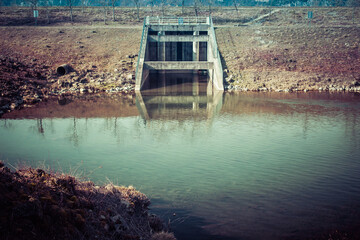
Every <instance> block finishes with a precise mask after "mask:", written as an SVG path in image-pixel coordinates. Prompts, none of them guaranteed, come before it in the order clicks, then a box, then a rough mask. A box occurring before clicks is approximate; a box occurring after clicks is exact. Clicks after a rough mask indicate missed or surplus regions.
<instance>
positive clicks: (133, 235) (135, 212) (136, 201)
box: [0, 161, 175, 240]
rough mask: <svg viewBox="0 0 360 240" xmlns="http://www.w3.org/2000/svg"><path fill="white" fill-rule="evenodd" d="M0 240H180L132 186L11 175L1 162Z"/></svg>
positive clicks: (37, 173)
mask: <svg viewBox="0 0 360 240" xmlns="http://www.w3.org/2000/svg"><path fill="white" fill-rule="evenodd" d="M0 205H1V209H0V238H1V239H12V240H17V239H36V240H41V239H104V240H107V239H129V240H130V239H139V240H140V239H143V240H146V239H151V240H175V237H174V235H173V234H172V233H168V232H164V231H165V230H166V229H165V227H164V225H163V224H162V222H161V220H160V219H159V218H158V217H157V216H155V215H151V214H149V212H148V207H149V205H150V200H149V199H148V198H147V197H146V196H145V195H144V194H143V193H140V192H138V191H136V190H135V189H134V188H133V187H120V186H116V185H113V184H111V183H110V184H107V185H106V186H96V185H95V184H94V183H92V182H89V181H79V180H78V179H76V178H74V177H72V176H69V175H65V174H59V173H52V172H45V171H44V170H42V169H33V168H24V169H20V170H17V171H15V172H14V171H11V170H10V169H9V168H8V167H6V166H4V163H3V162H1V161H0Z"/></svg>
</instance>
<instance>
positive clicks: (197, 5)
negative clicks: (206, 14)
mask: <svg viewBox="0 0 360 240" xmlns="http://www.w3.org/2000/svg"><path fill="white" fill-rule="evenodd" d="M200 4H201V2H200V0H194V11H195V16H198V15H199V9H200Z"/></svg>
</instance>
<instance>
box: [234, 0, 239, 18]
mask: <svg viewBox="0 0 360 240" xmlns="http://www.w3.org/2000/svg"><path fill="white" fill-rule="evenodd" d="M233 4H234V7H235V10H236V15H237V16H239V10H238V7H237V0H233Z"/></svg>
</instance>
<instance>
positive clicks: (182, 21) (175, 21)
mask: <svg viewBox="0 0 360 240" xmlns="http://www.w3.org/2000/svg"><path fill="white" fill-rule="evenodd" d="M146 24H147V25H190V24H209V21H208V17H159V16H157V17H147V21H146Z"/></svg>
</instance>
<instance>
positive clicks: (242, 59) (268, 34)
mask: <svg viewBox="0 0 360 240" xmlns="http://www.w3.org/2000/svg"><path fill="white" fill-rule="evenodd" d="M354 9H356V8H263V7H254V8H239V11H238V12H236V11H235V10H234V9H233V8H213V9H212V17H213V19H214V23H215V25H216V36H217V40H218V46H219V50H220V53H221V56H222V62H223V68H224V72H225V79H224V81H225V88H226V89H227V90H241V91H248V90H252V91H360V70H359V69H360V60H359V59H360V57H359V56H360V53H359V51H360V46H359V44H360V42H359V39H360V28H359V23H360V11H354ZM108 11H109V14H108V15H107V18H108V19H107V21H106V23H104V21H103V16H104V15H103V10H102V8H85V9H84V11H83V10H82V9H81V8H75V9H74V16H75V17H74V22H70V20H69V12H68V10H67V9H66V8H56V7H54V8H50V16H51V18H50V22H49V23H47V19H46V18H45V17H44V16H45V15H46V14H45V12H46V9H42V8H41V9H40V14H41V17H40V18H39V21H38V24H39V25H38V26H37V27H35V26H33V24H34V22H33V20H34V19H33V18H32V17H31V14H30V13H29V12H30V11H29V9H28V8H11V7H9V8H1V9H0V12H1V13H2V15H1V17H0V26H2V27H0V35H1V36H2V37H1V39H0V46H1V47H0V89H1V92H0V115H1V114H2V113H4V112H7V111H11V110H13V109H16V108H21V107H30V106H32V105H33V104H36V103H37V102H39V101H42V100H44V99H46V98H47V97H49V96H53V95H55V96H63V95H78V94H80V93H97V92H108V93H113V92H122V93H125V94H126V93H130V92H132V91H133V89H134V84H135V79H134V77H135V68H136V63H137V52H138V49H139V45H140V38H141V31H142V30H141V28H142V21H139V20H138V19H137V17H136V14H135V13H136V11H135V9H133V8H116V10H115V14H116V21H115V22H113V21H112V20H111V14H110V13H111V11H110V9H108ZM309 11H312V12H313V18H312V19H311V22H309V19H308V18H307V13H308V12H309ZM166 14H167V15H171V16H180V15H185V16H193V15H194V11H193V9H192V8H185V12H184V14H182V11H181V8H176V7H171V8H167V9H166ZM208 14H209V13H208V8H204V9H202V10H201V11H200V15H202V16H207V15H208ZM147 15H161V12H160V10H159V9H156V8H154V9H151V8H142V9H141V11H140V18H143V17H144V16H147ZM64 63H66V64H69V66H70V67H72V71H71V72H70V73H69V74H66V75H64V76H60V75H58V74H57V73H56V68H57V67H58V66H60V65H61V64H64Z"/></svg>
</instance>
